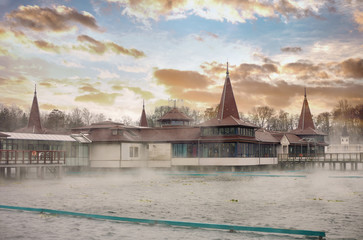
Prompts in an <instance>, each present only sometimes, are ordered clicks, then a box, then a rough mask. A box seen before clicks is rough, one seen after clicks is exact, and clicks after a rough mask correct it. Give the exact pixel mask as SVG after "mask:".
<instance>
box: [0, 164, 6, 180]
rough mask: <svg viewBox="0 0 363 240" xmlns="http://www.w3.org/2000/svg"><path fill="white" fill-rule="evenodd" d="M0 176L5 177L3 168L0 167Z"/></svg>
mask: <svg viewBox="0 0 363 240" xmlns="http://www.w3.org/2000/svg"><path fill="white" fill-rule="evenodd" d="M0 178H5V168H3V167H2V168H0Z"/></svg>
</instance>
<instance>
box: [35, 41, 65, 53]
mask: <svg viewBox="0 0 363 240" xmlns="http://www.w3.org/2000/svg"><path fill="white" fill-rule="evenodd" d="M34 45H35V46H37V47H38V48H40V49H42V50H44V51H47V52H55V53H59V52H60V49H61V48H60V47H59V46H57V45H54V44H52V43H49V42H46V41H44V40H36V41H34Z"/></svg>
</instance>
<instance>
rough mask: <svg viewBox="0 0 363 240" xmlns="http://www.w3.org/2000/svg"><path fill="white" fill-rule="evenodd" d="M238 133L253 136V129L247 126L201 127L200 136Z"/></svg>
mask: <svg viewBox="0 0 363 240" xmlns="http://www.w3.org/2000/svg"><path fill="white" fill-rule="evenodd" d="M226 135H240V136H248V137H254V136H255V131H254V129H253V128H248V127H206V128H202V136H226Z"/></svg>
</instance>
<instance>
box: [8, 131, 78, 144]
mask: <svg viewBox="0 0 363 240" xmlns="http://www.w3.org/2000/svg"><path fill="white" fill-rule="evenodd" d="M4 134H6V135H8V136H9V137H8V138H7V139H17V140H39V141H63V142H75V141H76V140H75V139H74V138H72V137H71V136H70V135H56V134H36V133H16V132H4Z"/></svg>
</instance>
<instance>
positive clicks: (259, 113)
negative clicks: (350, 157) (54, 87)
mask: <svg viewBox="0 0 363 240" xmlns="http://www.w3.org/2000/svg"><path fill="white" fill-rule="evenodd" d="M171 109H172V107H170V106H159V107H156V108H155V110H154V112H153V113H152V114H147V120H148V124H149V126H150V127H158V126H160V124H159V122H158V119H160V118H161V117H162V116H163V115H164V114H166V113H167V112H168V111H170V110H171ZM179 109H180V111H181V112H183V113H184V114H185V115H187V116H188V117H190V118H192V119H193V124H199V123H201V122H203V121H207V120H209V119H212V118H214V117H216V116H217V113H218V106H217V107H215V108H208V109H206V110H205V111H204V112H203V113H201V112H199V111H196V110H193V109H191V108H189V107H185V106H183V107H180V108H179ZM299 117H300V114H290V113H288V112H285V111H284V110H279V111H276V110H275V109H273V108H271V107H269V106H259V107H255V108H253V109H252V111H251V112H249V113H247V114H244V113H240V118H241V119H242V120H244V121H248V122H251V123H253V124H255V125H256V126H258V127H261V128H265V129H267V130H271V131H282V132H288V131H291V130H293V129H296V128H297V126H298V122H299ZM28 118H29V112H24V111H23V110H22V109H20V108H19V107H17V106H15V105H12V106H10V107H9V106H6V105H4V104H1V103H0V131H3V132H12V131H14V130H16V129H20V128H23V127H25V126H26V125H27V123H28ZM105 120H111V119H110V118H107V117H106V116H105V115H104V114H102V113H98V114H96V113H92V112H90V111H89V110H88V109H87V108H83V109H80V108H74V109H73V110H71V111H70V112H64V111H61V110H58V109H53V110H52V111H50V112H49V113H42V114H41V122H42V126H43V127H44V128H46V129H49V130H51V131H55V132H67V130H69V129H71V128H75V127H80V126H86V125H90V124H92V123H96V122H102V121H105ZM313 120H314V123H315V127H316V128H317V129H318V130H320V131H322V132H324V133H326V134H327V138H328V139H327V140H328V141H329V142H338V141H339V138H340V136H341V133H342V129H343V127H344V126H345V127H346V128H347V130H348V133H349V135H350V137H351V140H352V142H358V141H363V104H358V105H356V106H353V105H352V104H350V103H349V102H348V101H347V100H340V101H339V102H338V103H337V104H336V106H335V107H334V108H333V110H332V111H331V112H323V113H320V114H319V115H316V116H313ZM118 121H121V122H122V123H124V124H125V125H138V121H136V122H135V121H133V120H132V119H131V118H130V117H128V116H121V117H120V119H119V120H118Z"/></svg>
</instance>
